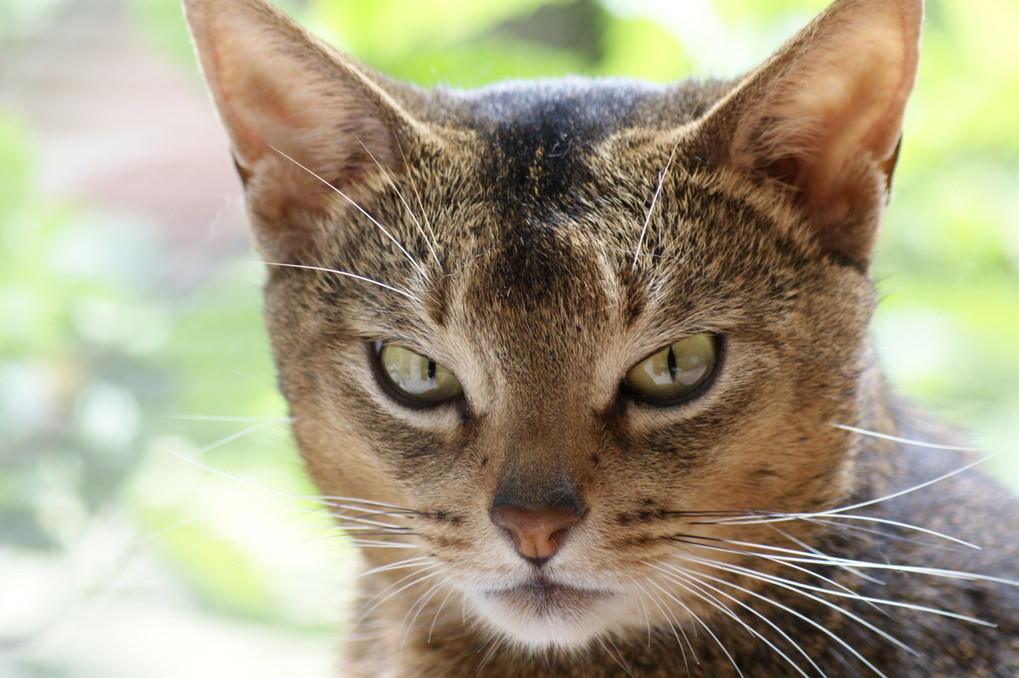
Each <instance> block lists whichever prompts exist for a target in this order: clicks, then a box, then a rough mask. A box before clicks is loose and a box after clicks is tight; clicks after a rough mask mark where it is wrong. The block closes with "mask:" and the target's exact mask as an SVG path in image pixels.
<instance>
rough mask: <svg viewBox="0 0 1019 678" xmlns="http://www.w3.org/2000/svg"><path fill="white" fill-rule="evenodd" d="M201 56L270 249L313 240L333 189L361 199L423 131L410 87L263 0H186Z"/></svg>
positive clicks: (277, 253)
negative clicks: (412, 109) (408, 105)
mask: <svg viewBox="0 0 1019 678" xmlns="http://www.w3.org/2000/svg"><path fill="white" fill-rule="evenodd" d="M183 1H184V13H185V17H186V18H187V22H188V26H189V27H190V30H191V35H192V38H193V40H194V44H195V49H196V51H197V53H198V58H199V62H200V63H201V66H202V71H203V73H204V75H205V79H206V81H207V82H208V86H209V90H210V91H211V93H212V98H213V101H214V102H215V104H216V108H217V109H218V110H219V115H220V118H221V119H222V121H223V124H224V126H225V127H226V129H227V132H228V133H229V136H230V141H231V146H232V151H233V155H234V160H235V162H236V164H237V170H238V172H239V174H240V176H241V180H242V181H243V182H244V187H245V194H246V198H247V202H248V209H249V212H250V214H251V216H252V222H253V223H252V228H253V230H254V236H255V242H256V245H257V246H258V248H259V250H260V251H261V253H262V255H263V256H264V257H265V258H266V260H269V261H276V262H280V263H292V262H294V261H297V260H300V259H302V258H303V256H302V255H303V254H305V253H307V252H308V251H310V250H312V249H314V247H315V241H316V233H317V229H319V228H321V224H322V223H323V221H324V219H323V217H325V216H327V211H328V207H329V205H330V204H335V201H336V199H337V191H342V192H343V193H344V194H346V195H348V196H350V197H351V198H352V199H353V200H357V199H358V196H359V194H360V193H359V188H360V187H361V185H362V184H364V183H365V180H366V179H367V178H368V177H370V176H372V175H373V174H375V173H377V172H380V171H382V170H383V168H384V169H385V170H386V171H394V170H396V171H398V169H399V168H400V166H401V165H402V162H403V154H402V146H401V143H402V142H403V141H405V140H407V139H409V138H411V136H413V135H423V134H425V133H426V132H425V130H424V128H423V126H422V125H420V124H419V123H418V122H416V121H415V119H414V118H413V117H412V116H411V115H410V114H409V113H408V112H407V111H406V109H405V107H404V104H405V102H406V101H409V100H413V99H414V98H416V97H419V96H420V94H419V93H418V91H417V90H415V89H413V88H411V87H410V86H407V85H398V84H395V83H392V82H390V81H387V80H385V79H384V78H383V77H382V76H380V75H377V74H375V73H373V72H371V71H370V70H369V69H367V68H366V67H364V66H362V65H360V64H358V63H356V62H355V61H353V60H352V59H350V58H348V57H346V56H344V55H342V54H339V53H337V52H336V51H334V50H332V49H331V48H329V47H328V46H326V45H324V44H323V43H321V42H319V41H318V40H317V39H315V38H314V37H312V36H311V35H309V34H308V33H306V32H305V31H304V30H302V29H301V28H300V27H299V26H298V25H297V24H295V23H294V22H293V21H292V20H290V19H289V18H288V17H286V16H285V15H284V14H282V13H281V12H279V11H277V10H276V9H275V8H273V7H271V6H269V5H268V4H266V3H265V2H263V1H262V0H183Z"/></svg>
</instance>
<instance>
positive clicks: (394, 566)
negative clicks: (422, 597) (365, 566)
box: [354, 556, 431, 581]
mask: <svg viewBox="0 0 1019 678" xmlns="http://www.w3.org/2000/svg"><path fill="white" fill-rule="evenodd" d="M430 560H431V558H430V557H429V556H414V557H413V558H407V559H405V560H398V561H396V562H395V563H389V564H388V565H379V566H378V567H373V568H372V569H370V570H365V571H364V572H361V573H359V574H358V575H357V576H356V577H354V580H355V581H356V580H358V579H364V578H365V577H370V576H371V575H373V574H379V573H380V572H391V571H393V570H404V569H407V568H408V567H415V566H417V565H418V564H423V563H427V562H428V561H430Z"/></svg>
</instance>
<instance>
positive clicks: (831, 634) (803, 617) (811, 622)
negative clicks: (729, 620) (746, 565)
mask: <svg viewBox="0 0 1019 678" xmlns="http://www.w3.org/2000/svg"><path fill="white" fill-rule="evenodd" d="M712 562H713V561H707V563H712ZM720 569H724V568H720ZM698 576H699V577H703V578H705V579H709V580H711V581H713V582H715V583H717V584H722V585H724V586H728V587H730V588H734V589H736V590H737V591H741V592H742V593H745V594H746V595H748V596H752V597H754V598H757V599H758V600H761V601H764V602H766V603H768V604H769V605H773V606H775V607H777V608H779V609H781V610H783V611H785V612H787V613H788V614H791V615H793V616H794V617H796V618H797V619H799V620H801V621H803V622H806V623H807V624H809V625H811V626H813V627H814V628H816V629H818V630H819V631H821V632H822V633H823V634H824V635H826V636H827V637H829V638H831V639H832V640H834V641H835V642H836V643H838V644H839V645H841V646H842V647H844V648H845V649H846V650H848V651H849V652H850V653H851V654H852V655H853V656H854V657H856V658H857V659H859V660H860V661H861V662H863V664H864V665H865V666H866V667H867V668H869V669H870V670H871V671H873V672H874V673H875V674H877V675H878V676H881V678H888V676H887V675H885V674H884V673H883V672H882V671H881V670H880V669H878V668H877V667H876V666H874V664H873V663H871V662H870V661H869V660H868V659H867V658H866V657H864V656H863V655H862V654H860V652H859V651H857V650H856V649H855V648H853V646H852V645H850V644H849V643H848V641H846V640H844V639H843V638H841V637H840V636H839V635H838V634H836V633H834V632H833V631H831V630H830V629H827V628H825V626H824V625H823V624H820V623H818V622H817V621H815V620H813V619H811V618H810V617H808V616H806V615H804V614H802V613H800V612H797V611H796V610H794V609H793V608H791V607H789V606H788V605H784V604H782V603H780V602H778V601H776V600H772V599H771V598H768V597H767V596H764V595H761V594H759V593H757V592H755V591H751V590H750V589H748V588H746V587H745V586H740V585H739V584H736V583H735V582H731V581H728V580H725V579H722V578H720V577H714V576H711V575H709V574H707V573H703V572H702V573H699V574H698ZM799 593H801V594H802V595H805V596H808V597H810V596H809V594H804V593H803V592H799ZM813 597H815V598H817V597H816V596H813ZM817 599H818V601H819V602H823V603H825V604H828V605H829V606H831V607H833V608H834V609H836V610H839V611H842V612H843V613H845V614H848V615H852V613H850V612H847V611H845V610H843V609H842V608H841V607H839V606H838V605H834V604H833V603H831V602H830V601H826V600H824V599H823V598H817ZM856 619H858V620H860V619H859V617H857V618H856ZM860 622H861V623H863V624H864V625H865V626H867V627H868V628H872V629H874V630H875V631H877V632H878V633H879V634H881V635H882V636H883V637H887V638H889V639H891V640H892V642H894V643H895V644H896V645H898V646H900V647H902V648H903V649H906V650H909V651H910V652H912V653H913V654H916V651H915V650H912V649H911V648H909V646H907V645H905V644H904V643H902V641H899V640H897V639H895V638H893V637H892V636H890V635H888V634H887V633H885V632H883V631H881V630H880V629H877V628H876V627H874V625H873V624H869V623H868V622H866V621H864V620H860Z"/></svg>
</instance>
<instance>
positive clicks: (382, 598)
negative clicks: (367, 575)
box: [354, 562, 442, 626]
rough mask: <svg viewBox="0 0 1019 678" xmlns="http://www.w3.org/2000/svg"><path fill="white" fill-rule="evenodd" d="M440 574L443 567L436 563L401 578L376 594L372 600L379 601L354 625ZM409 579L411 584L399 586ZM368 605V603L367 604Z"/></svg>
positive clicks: (360, 615)
mask: <svg viewBox="0 0 1019 678" xmlns="http://www.w3.org/2000/svg"><path fill="white" fill-rule="evenodd" d="M427 570H432V571H431V572H427ZM440 574H442V570H441V566H440V565H439V563H434V562H433V563H429V564H426V565H424V566H422V567H421V569H420V570H419V571H416V572H411V573H410V574H408V575H407V576H405V577H401V578H400V579H397V580H396V581H395V582H393V583H392V584H390V585H389V586H387V587H386V588H384V589H382V590H381V591H379V593H378V594H376V595H375V596H373V597H372V599H371V600H376V599H377V600H376V602H375V604H374V605H372V606H371V607H369V608H368V609H366V610H363V611H362V612H361V613H360V614H359V615H358V618H357V621H356V622H355V623H354V626H358V625H359V624H361V622H363V621H364V620H365V619H367V618H368V615H370V614H371V613H372V612H374V611H375V610H377V609H378V608H379V607H380V606H381V605H383V604H384V603H385V602H386V601H388V600H390V599H392V598H393V597H394V596H397V595H399V594H400V593H402V592H403V591H406V590H407V589H409V588H410V587H411V586H417V585H418V584H421V583H422V582H426V581H428V580H429V579H431V578H432V577H437V576H439V575H440ZM415 577H416V578H415ZM408 579H409V580H410V581H409V582H407V583H406V584H404V585H403V586H399V584H401V583H402V582H405V581H407V580H408ZM396 586H399V588H397V589H395V590H393V591H390V589H393V588H394V587H396ZM387 591H390V592H389V593H388V594H387V593H386V592H387ZM371 600H369V601H368V602H371ZM366 605H367V603H366Z"/></svg>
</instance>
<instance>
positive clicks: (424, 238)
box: [355, 136, 442, 269]
mask: <svg viewBox="0 0 1019 678" xmlns="http://www.w3.org/2000/svg"><path fill="white" fill-rule="evenodd" d="M355 138H357V137H356V136H355ZM357 143H359V144H361V148H363V149H364V150H365V153H367V154H368V157H370V158H371V159H372V161H373V162H374V163H375V165H376V166H378V168H379V169H380V170H382V174H384V175H385V177H386V179H387V180H388V181H389V185H390V186H392V187H393V190H394V191H396V195H397V196H398V197H399V198H400V202H401V203H403V206H404V208H405V209H406V210H407V214H409V215H410V218H411V219H413V220H414V223H415V225H417V227H418V233H420V234H421V238H422V240H424V241H425V245H427V246H428V251H429V252H431V253H432V258H433V259H435V263H436V264H438V265H439V268H440V269H441V268H442V264H441V263H440V262H439V256H438V255H437V254H436V253H435V248H434V247H432V242H431V241H430V240H429V239H428V235H427V234H426V233H425V229H424V228H423V227H422V226H421V222H420V221H418V218H417V215H416V214H414V210H412V209H411V207H410V205H408V204H407V201H406V200H404V198H403V193H402V192H400V189H399V187H398V186H397V185H396V182H395V181H393V177H392V176H391V175H390V174H389V172H388V171H387V170H386V168H385V167H383V165H382V163H380V162H379V161H378V160H376V159H375V155H374V154H373V153H372V152H371V150H370V149H369V148H368V147H367V146H365V145H364V142H363V141H361V139H360V138H358V139H357ZM400 153H401V154H403V148H402V147H401V148H400ZM404 160H406V158H404ZM405 164H406V163H405ZM418 202H419V203H420V202H421V200H420V198H418ZM428 230H431V228H429V229H428ZM432 235H433V237H434V233H433V234H432Z"/></svg>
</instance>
